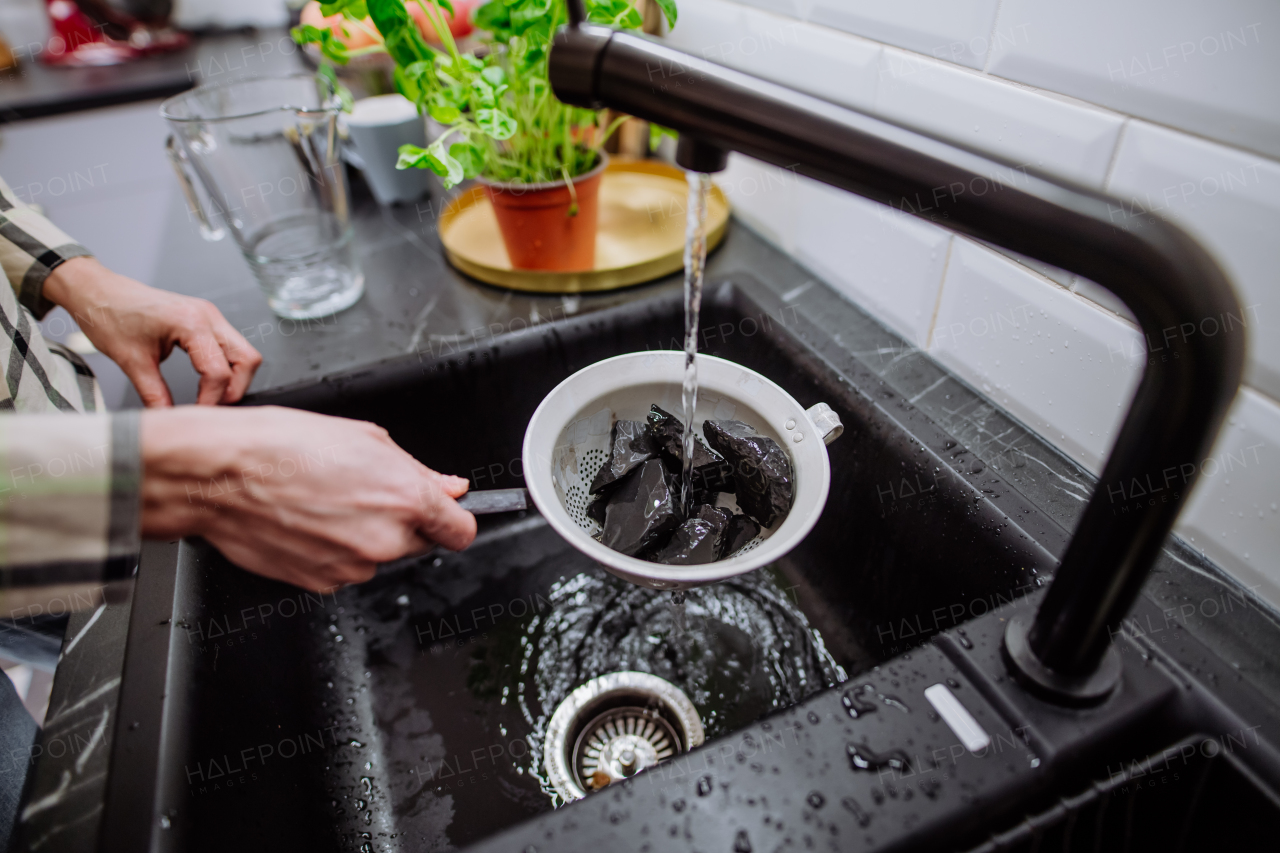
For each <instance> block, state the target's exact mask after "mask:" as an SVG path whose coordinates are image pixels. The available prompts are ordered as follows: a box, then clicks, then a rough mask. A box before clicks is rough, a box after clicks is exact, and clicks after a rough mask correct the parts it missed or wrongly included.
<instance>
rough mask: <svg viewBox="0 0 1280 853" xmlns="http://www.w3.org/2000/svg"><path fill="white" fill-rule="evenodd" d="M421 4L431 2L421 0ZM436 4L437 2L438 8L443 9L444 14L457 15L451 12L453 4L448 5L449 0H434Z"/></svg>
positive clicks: (429, 1) (429, 0)
mask: <svg viewBox="0 0 1280 853" xmlns="http://www.w3.org/2000/svg"><path fill="white" fill-rule="evenodd" d="M423 2H424V3H427V4H430V3H431V0H423ZM436 2H437V3H438V4H440V8H442V9H444V10H445V11H446V12H448V13H449V14H450V15H457V14H458V13H457V12H455V11H453V4H452V3H450V2H449V0H436Z"/></svg>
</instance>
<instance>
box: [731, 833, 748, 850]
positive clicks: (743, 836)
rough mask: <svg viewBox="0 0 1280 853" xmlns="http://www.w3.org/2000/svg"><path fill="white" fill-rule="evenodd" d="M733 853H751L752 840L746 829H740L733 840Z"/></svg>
mask: <svg viewBox="0 0 1280 853" xmlns="http://www.w3.org/2000/svg"><path fill="white" fill-rule="evenodd" d="M733 853H751V839H750V838H748V837H747V831H746V830H745V829H739V830H738V834H737V835H736V836H735V837H734V839H733Z"/></svg>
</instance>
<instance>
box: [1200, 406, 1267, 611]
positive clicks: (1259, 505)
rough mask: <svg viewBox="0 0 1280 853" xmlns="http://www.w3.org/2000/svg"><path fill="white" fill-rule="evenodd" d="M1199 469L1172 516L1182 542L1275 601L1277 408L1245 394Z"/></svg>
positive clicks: (1265, 597) (1263, 595) (1233, 409)
mask: <svg viewBox="0 0 1280 853" xmlns="http://www.w3.org/2000/svg"><path fill="white" fill-rule="evenodd" d="M1200 472H1201V473H1200V482H1199V483H1198V484H1197V485H1196V489H1195V492H1194V494H1193V495H1192V498H1191V504H1190V505H1189V506H1188V507H1187V509H1186V510H1184V511H1183V513H1182V516H1181V518H1180V522H1181V524H1180V532H1181V533H1182V535H1183V538H1184V539H1186V540H1187V541H1188V542H1189V543H1190V544H1191V545H1192V547H1194V548H1196V549H1197V550H1198V551H1200V552H1202V553H1203V554H1205V555H1206V556H1208V557H1209V558H1210V559H1211V560H1213V561H1214V562H1215V563H1217V564H1218V565H1220V566H1222V567H1223V568H1225V569H1226V570H1227V571H1229V572H1231V573H1232V574H1233V575H1235V576H1236V577H1237V578H1239V579H1240V580H1241V582H1243V583H1244V584H1245V585H1246V586H1251V587H1253V586H1256V587H1257V588H1258V589H1257V592H1258V594H1259V595H1261V596H1262V597H1263V598H1264V599H1266V600H1267V601H1271V602H1273V603H1274V602H1277V601H1280V574H1278V573H1277V572H1276V571H1275V561H1276V555H1277V554H1280V405H1277V404H1276V402H1275V401H1274V400H1271V399H1268V398H1267V397H1265V396H1263V395H1262V394H1259V393H1257V392H1255V391H1251V390H1249V389H1245V390H1244V391H1243V392H1242V393H1241V394H1240V396H1239V397H1237V398H1236V403H1235V406H1234V407H1232V411H1231V414H1230V415H1229V416H1228V421H1227V426H1226V428H1225V429H1223V431H1222V433H1221V435H1220V436H1219V438H1218V442H1217V444H1216V445H1215V446H1214V448H1213V453H1212V454H1210V456H1208V457H1206V458H1205V459H1203V460H1201V461H1200Z"/></svg>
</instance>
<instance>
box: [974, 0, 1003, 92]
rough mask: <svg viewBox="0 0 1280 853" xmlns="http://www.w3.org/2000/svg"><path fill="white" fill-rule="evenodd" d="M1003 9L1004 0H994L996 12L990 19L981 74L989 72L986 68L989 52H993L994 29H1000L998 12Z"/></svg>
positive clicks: (989, 58) (988, 64)
mask: <svg viewBox="0 0 1280 853" xmlns="http://www.w3.org/2000/svg"><path fill="white" fill-rule="evenodd" d="M1003 11H1004V0H996V13H995V15H994V16H993V17H992V19H991V32H990V34H989V35H988V36H987V55H986V58H985V59H983V60H982V68H981V69H980V70H981V71H982V73H983V74H990V73H991V72H989V71H988V70H987V69H988V68H990V67H991V54H993V53H995V49H996V31H997V30H998V29H1000V13H1001V12H1003Z"/></svg>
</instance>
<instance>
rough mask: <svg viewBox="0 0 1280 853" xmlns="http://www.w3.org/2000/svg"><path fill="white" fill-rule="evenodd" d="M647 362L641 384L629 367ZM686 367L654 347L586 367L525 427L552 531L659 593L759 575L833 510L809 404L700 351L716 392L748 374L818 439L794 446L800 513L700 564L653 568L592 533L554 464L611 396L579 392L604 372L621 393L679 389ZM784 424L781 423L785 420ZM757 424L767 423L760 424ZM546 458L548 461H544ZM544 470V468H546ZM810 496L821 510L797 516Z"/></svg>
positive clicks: (703, 374) (532, 487)
mask: <svg viewBox="0 0 1280 853" xmlns="http://www.w3.org/2000/svg"><path fill="white" fill-rule="evenodd" d="M640 360H647V361H649V363H648V364H646V365H642V367H641V370H643V371H644V375H645V376H646V378H644V379H643V380H640V381H636V380H635V379H634V375H633V374H635V373H636V369H635V366H634V365H632V364H629V362H636V361H640ZM683 366H684V353H682V352H678V351H674V350H649V351H645V352H634V353H625V354H623V355H616V356H612V357H610V358H606V359H604V360H602V361H598V362H595V363H594V364H591V365H588V366H587V367H584V368H582V369H581V370H579V371H577V372H576V373H574V374H573V375H571V376H569V377H568V378H567V379H565V380H564V381H562V382H561V383H560V384H558V385H557V386H556V387H555V388H554V389H552V390H551V392H550V393H549V394H547V396H546V397H544V398H543V400H542V402H541V403H539V404H538V408H537V409H536V410H535V411H534V413H533V417H531V418H530V419H529V424H528V426H527V427H526V429H525V437H524V443H523V446H522V450H521V461H522V463H523V466H524V475H525V487H526V488H527V489H528V490H529V495H530V497H531V498H532V500H533V503H534V505H535V506H536V507H537V508H538V511H539V512H540V513H541V514H542V516H543V518H545V519H546V520H547V523H548V524H549V525H550V526H551V527H552V529H553V530H555V531H556V533H558V534H559V535H560V536H561V537H562V538H563V539H564V540H565V541H566V542H568V543H569V544H570V545H573V546H574V547H575V548H577V549H578V550H579V551H581V552H583V553H584V554H586V555H587V556H588V557H591V558H592V559H593V560H595V561H596V562H598V563H600V564H601V565H602V566H603V567H604V568H606V569H608V570H609V571H611V572H613V573H614V574H617V575H619V576H621V577H622V578H624V579H625V580H628V581H630V582H632V583H638V584H641V585H644V586H649V587H652V588H654V589H687V588H690V587H695V586H701V585H704V584H708V583H716V582H718V581H723V580H727V579H728V578H732V577H736V576H738V575H741V574H746V573H747V572H751V571H755V570H756V569H759V568H761V567H762V566H766V565H768V564H770V563H772V562H774V561H776V560H778V559H780V558H782V557H783V556H785V555H786V554H787V553H788V552H790V551H791V550H792V549H793V548H795V546H796V545H798V544H800V542H801V541H803V540H804V538H805V537H806V536H808V535H809V533H810V532H811V531H812V530H813V527H814V525H816V524H817V523H818V518H819V517H820V516H821V515H822V511H823V509H824V508H825V506H826V500H827V495H828V493H829V491H830V487H831V465H830V459H829V457H828V455H827V449H826V445H825V444H824V443H823V441H822V438H821V433H820V432H819V430H818V429H817V427H816V426H815V425H814V424H813V422H812V421H811V420H810V418H809V416H808V414H807V413H806V411H805V407H804V406H801V405H800V403H799V402H798V401H797V400H796V399H795V398H794V397H792V396H791V395H790V394H789V393H787V391H786V389H784V388H782V387H781V386H780V385H778V384H777V383H776V382H774V381H772V380H771V379H769V378H768V377H766V376H763V375H761V374H760V373H757V372H756V371H754V370H752V369H751V368H749V367H746V366H744V365H741V364H738V363H737V362H733V361H729V360H727V359H723V358H719V357H718V356H710V355H701V354H699V355H698V367H699V376H700V379H702V380H706V379H711V380H712V382H710V383H708V385H709V386H710V387H716V388H717V389H718V390H719V391H720V393H726V392H725V388H723V387H720V385H722V384H723V383H721V382H720V381H719V380H720V378H721V376H720V374H721V373H722V372H724V371H728V370H736V371H740V372H741V373H742V374H744V375H745V376H746V377H748V378H750V379H752V380H756V381H758V382H760V383H761V388H762V389H763V390H766V391H767V392H769V394H771V395H772V396H773V397H774V398H775V401H776V402H777V403H778V404H780V406H781V407H782V408H786V409H787V411H786V412H785V413H780V414H781V415H782V420H787V419H795V420H796V422H797V423H799V424H803V425H804V428H805V431H806V432H807V433H808V434H809V437H810V439H811V440H810V441H808V442H804V443H803V446H795V445H792V446H788V447H787V451H788V454H789V455H790V457H791V460H792V464H793V466H794V467H795V469H796V475H797V476H796V494H795V499H794V501H793V504H792V507H793V510H792V512H791V513H790V514H789V515H788V516H787V518H786V519H784V520H783V522H782V524H781V526H779V527H778V528H777V529H776V530H774V531H773V532H772V533H771V534H770V535H769V537H768V538H767V539H765V540H764V541H762V542H761V543H760V545H758V546H757V547H755V548H753V549H752V550H750V551H747V552H745V553H739V554H738V555H736V556H734V557H730V558H729V559H727V560H718V561H716V562H713V563H703V564H698V565H692V566H690V565H666V564H663V563H651V562H649V561H648V560H641V559H639V558H637V557H628V556H626V555H625V554H621V553H619V552H617V551H614V550H612V549H610V548H608V547H607V546H605V545H603V544H601V543H600V542H598V541H596V540H595V539H593V538H592V537H591V536H590V535H588V534H587V532H586V531H584V530H583V529H582V528H581V527H579V526H578V525H577V524H576V523H575V522H574V521H573V519H572V517H571V516H570V515H569V512H568V509H567V508H566V507H565V506H564V505H563V503H562V502H561V501H560V499H559V497H558V496H557V495H556V492H555V487H554V485H553V477H552V474H551V461H550V460H551V459H552V456H553V452H554V446H553V445H554V442H555V441H556V440H557V438H558V437H559V436H560V434H561V433H562V432H563V430H564V428H565V427H566V426H567V425H568V424H569V423H570V422H571V421H572V420H573V419H574V418H576V417H578V416H579V415H580V413H581V411H582V408H583V407H584V406H585V405H586V404H588V403H590V402H591V401H592V400H593V399H597V398H598V397H600V396H601V395H602V394H607V393H610V392H609V390H604V391H599V392H597V393H592V394H589V395H580V394H575V393H574V391H575V389H581V388H582V387H584V386H587V385H590V384H594V383H589V382H588V381H587V379H588V377H591V375H592V374H602V375H605V376H606V377H607V380H606V381H605V382H604V383H601V384H602V385H604V386H605V387H606V389H607V386H608V383H609V382H610V381H616V380H618V379H620V378H625V379H627V380H628V381H626V383H625V384H618V385H616V386H615V387H614V388H613V389H612V390H614V391H617V390H621V389H623V388H626V387H631V386H634V385H642V384H667V383H668V382H670V384H674V385H679V379H678V378H669V377H679V376H680V375H681V373H682V371H683ZM725 375H730V374H725ZM755 396H759V394H758V393H757V395H755ZM741 399H742V400H743V401H744V405H745V404H746V403H745V401H746V399H747V398H745V397H742V398H741ZM752 399H754V397H753V398H752ZM566 410H568V411H566ZM770 420H777V418H776V417H771V418H770ZM780 423H781V421H779V424H780ZM548 424H550V426H548ZM755 426H759V424H756V425H755ZM770 428H771V429H773V430H774V431H775V432H777V433H778V434H779V435H785V434H786V433H785V432H784V431H783V430H782V429H780V428H778V427H775V426H774V425H773V424H772V423H771V424H770ZM543 433H546V434H548V435H549V436H550V437H549V439H547V440H546V444H547V445H549V447H548V448H547V451H546V452H545V453H539V452H538V448H537V447H535V443H537V442H539V436H540V435H541V434H543ZM801 454H804V457H803V458H804V459H806V460H807V462H806V464H805V465H804V467H803V469H802V468H801V464H800V463H801V456H800V455H801ZM815 456H816V458H815ZM539 458H541V460H542V461H541V463H540V462H539ZM540 465H541V467H539V466H540ZM543 469H545V471H544V470H543ZM802 496H803V498H804V499H805V500H806V501H807V502H810V503H812V504H813V506H814V509H813V511H811V512H808V513H807V514H805V513H803V512H802V513H797V512H795V507H796V506H797V505H798V504H800V502H801V498H802Z"/></svg>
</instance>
